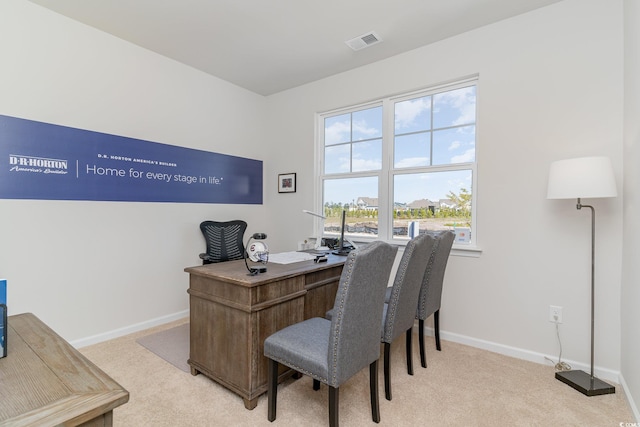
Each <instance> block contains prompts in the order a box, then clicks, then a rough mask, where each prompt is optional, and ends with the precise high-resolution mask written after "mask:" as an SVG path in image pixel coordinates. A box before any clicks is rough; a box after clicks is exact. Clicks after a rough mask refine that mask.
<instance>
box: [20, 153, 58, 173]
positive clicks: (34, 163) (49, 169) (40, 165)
mask: <svg viewBox="0 0 640 427" xmlns="http://www.w3.org/2000/svg"><path fill="white" fill-rule="evenodd" d="M9 165H10V166H11V168H10V169H9V170H10V171H12V172H36V173H55V174H66V173H68V172H67V161H66V160H62V159H47V158H44V157H32V156H21V155H19V154H9Z"/></svg>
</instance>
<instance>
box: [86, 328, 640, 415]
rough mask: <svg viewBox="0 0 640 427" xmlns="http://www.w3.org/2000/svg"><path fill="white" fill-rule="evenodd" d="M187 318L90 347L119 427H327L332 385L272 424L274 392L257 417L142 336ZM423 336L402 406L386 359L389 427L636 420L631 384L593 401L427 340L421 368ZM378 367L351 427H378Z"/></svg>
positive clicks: (402, 377) (350, 409) (285, 392)
mask: <svg viewBox="0 0 640 427" xmlns="http://www.w3.org/2000/svg"><path fill="white" fill-rule="evenodd" d="M186 322H187V319H185V320H180V321H177V322H172V323H169V324H166V325H162V326H159V327H156V328H153V329H150V330H147V331H142V332H138V333H135V334H131V335H128V336H125V337H121V338H118V339H115V340H111V341H107V342H104V343H100V344H96V345H93V346H89V347H84V348H82V349H80V351H81V352H82V353H83V354H84V355H85V356H87V357H88V358H89V359H90V360H92V361H93V362H94V363H95V364H96V365H98V366H99V367H100V368H102V369H103V370H104V371H105V372H107V373H108V374H109V375H111V376H112V377H113V378H114V379H115V380H116V381H118V382H119V383H120V384H121V385H122V386H124V387H125V388H126V389H127V390H128V391H129V393H130V400H129V402H128V403H127V404H125V405H123V406H121V407H119V408H116V409H115V410H114V425H115V426H120V427H123V426H127V427H129V426H131V427H141V426H150V427H161V426H167V427H181V426H193V427H201V426H247V427H249V426H251V427H253V426H274V427H276V426H303V425H306V426H324V425H328V412H327V408H328V406H327V401H328V396H327V388H326V386H324V385H323V386H322V388H321V389H320V391H318V392H314V391H313V389H312V381H311V379H310V378H309V377H303V378H301V379H299V380H293V379H291V380H289V381H287V382H285V383H283V384H280V386H279V388H278V416H277V419H276V420H275V422H273V423H270V422H269V421H268V420H267V402H266V395H263V396H262V397H261V398H260V400H259V402H258V406H257V408H255V409H254V410H253V411H248V410H246V409H245V408H244V405H243V403H242V399H241V398H240V397H238V396H237V395H235V394H233V393H231V392H230V391H228V390H226V389H225V388H223V387H222V386H220V385H218V384H216V383H215V382H213V381H211V380H209V379H208V378H206V377H205V376H203V375H198V376H192V375H191V374H190V373H186V372H183V371H182V370H180V369H178V368H176V367H175V366H173V365H172V364H171V363H169V362H167V361H165V360H163V359H162V358H161V357H158V356H157V355H156V354H154V353H152V352H150V351H149V350H147V349H146V348H145V347H143V346H141V345H139V344H138V343H137V342H136V340H137V339H139V338H141V337H144V336H147V335H150V334H153V333H155V332H158V331H161V330H164V329H170V328H173V327H175V326H178V325H181V324H184V323H186ZM417 350H418V349H417V336H414V367H415V368H414V369H415V375H414V376H409V375H407V373H406V366H405V361H404V360H405V359H404V339H398V340H397V342H395V343H394V345H393V346H392V368H391V369H392V387H393V388H392V390H393V400H392V401H390V402H389V401H387V400H385V399H384V383H383V374H382V363H380V376H379V381H380V415H381V422H380V426H393V427H397V426H457V427H462V426H464V427H468V426H545V427H547V426H580V427H585V426H602V427H607V426H611V427H614V426H618V425H620V423H621V422H624V423H627V422H634V421H635V420H634V419H633V415H632V413H631V410H630V408H629V405H628V403H627V401H626V398H625V397H624V394H623V392H622V390H621V388H620V387H619V386H618V385H617V384H616V393H615V394H611V395H605V396H594V397H587V396H584V395H582V394H581V393H579V392H577V391H575V390H573V389H572V388H571V387H569V386H567V385H565V384H563V383H561V382H560V381H558V380H556V379H555V378H554V369H553V367H552V366H545V365H540V364H536V363H532V362H527V361H523V360H519V359H514V358H510V357H506V356H502V355H499V354H495V353H491V352H487V351H483V350H478V349H476V348H472V347H468V346H464V345H460V344H456V343H451V342H447V341H443V342H442V351H441V352H438V351H436V350H435V344H434V342H433V339H432V338H430V339H428V340H427V360H428V364H429V367H428V368H427V369H423V368H422V367H420V360H419V355H418V351H417ZM368 381H369V375H368V369H365V370H364V371H362V372H360V373H359V374H358V375H356V376H355V377H354V378H352V379H351V380H350V381H349V382H347V384H345V385H343V387H341V389H340V423H341V425H342V426H343V427H349V426H373V425H375V423H373V422H372V421H371V412H370V406H369V388H368V384H369V382H368Z"/></svg>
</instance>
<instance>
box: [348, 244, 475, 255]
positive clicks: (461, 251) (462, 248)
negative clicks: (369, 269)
mask: <svg viewBox="0 0 640 427" xmlns="http://www.w3.org/2000/svg"><path fill="white" fill-rule="evenodd" d="M373 241H375V239H371V240H356V241H355V244H356V246H357V245H366V244H367V243H371V242H373ZM388 243H390V244H391V245H393V246H398V247H399V248H400V250H401V251H402V250H404V247H405V246H406V245H407V242H398V241H397V240H395V241H393V242H388ZM451 255H453V256H459V257H467V258H480V255H482V248H480V247H478V246H475V245H456V244H455V243H454V245H453V247H452V248H451Z"/></svg>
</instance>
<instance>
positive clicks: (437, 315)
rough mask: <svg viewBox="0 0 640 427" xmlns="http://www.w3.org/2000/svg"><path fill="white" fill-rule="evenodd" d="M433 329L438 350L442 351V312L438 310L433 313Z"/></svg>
mask: <svg viewBox="0 0 640 427" xmlns="http://www.w3.org/2000/svg"><path fill="white" fill-rule="evenodd" d="M433 329H435V335H436V349H437V350H438V351H442V348H440V310H436V311H435V313H433Z"/></svg>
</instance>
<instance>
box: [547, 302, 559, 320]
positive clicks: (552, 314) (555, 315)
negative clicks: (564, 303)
mask: <svg viewBox="0 0 640 427" xmlns="http://www.w3.org/2000/svg"><path fill="white" fill-rule="evenodd" d="M549 322H553V323H562V307H559V306H557V305H550V306H549Z"/></svg>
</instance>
